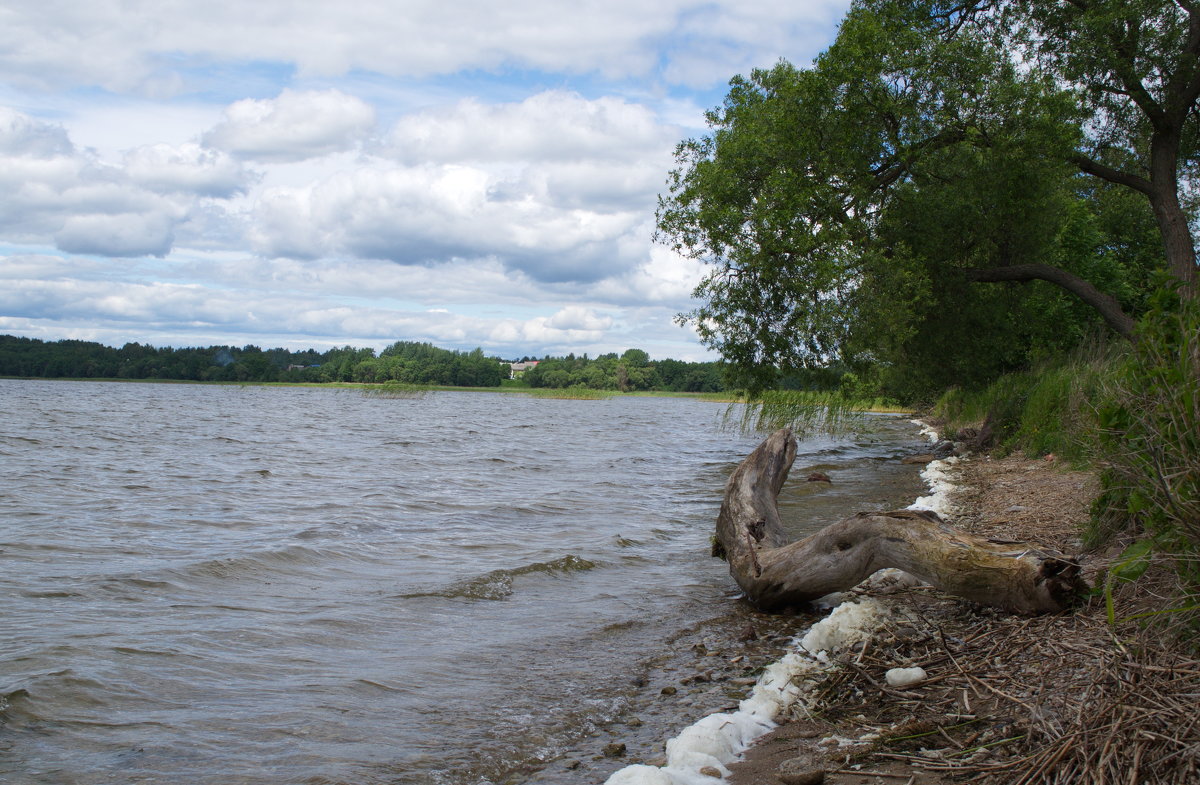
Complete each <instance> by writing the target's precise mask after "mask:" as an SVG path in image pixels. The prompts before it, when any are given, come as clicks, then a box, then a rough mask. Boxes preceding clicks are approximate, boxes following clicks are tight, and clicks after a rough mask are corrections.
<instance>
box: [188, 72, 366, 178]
mask: <svg viewBox="0 0 1200 785" xmlns="http://www.w3.org/2000/svg"><path fill="white" fill-rule="evenodd" d="M374 126H375V110H374V109H372V108H371V107H370V106H369V105H367V104H366V103H365V102H364V101H362V100H361V99H358V98H355V97H354V96H350V95H346V94H345V93H343V92H341V91H339V90H320V91H316V90H306V91H296V90H290V89H285V90H284V91H283V92H281V93H280V94H279V96H278V97H277V98H273V99H269V100H256V99H252V98H247V99H244V100H241V101H236V102H235V103H233V104H231V105H229V106H228V107H227V108H226V109H225V117H224V119H223V120H222V121H221V122H220V123H218V124H217V126H216V127H215V128H213V129H212V130H210V131H209V132H208V133H206V134H204V137H203V143H204V145H205V146H206V147H211V148H215V149H218V150H224V151H226V152H228V153H231V154H233V155H236V156H238V157H239V158H247V159H252V160H256V161H274V162H286V161H303V160H305V159H307V158H316V157H319V156H322V155H329V154H331V153H338V152H343V151H345V150H349V149H352V148H353V147H354V145H355V144H357V143H358V141H359V140H360V139H361V138H362V137H364V136H365V135H366V134H367V133H368V132H369V131H370V130H371V129H372V128H374Z"/></svg>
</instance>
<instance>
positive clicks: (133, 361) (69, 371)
mask: <svg viewBox="0 0 1200 785" xmlns="http://www.w3.org/2000/svg"><path fill="white" fill-rule="evenodd" d="M526 359H528V358H526ZM509 373H510V368H509V363H508V362H507V361H505V360H502V359H500V358H498V357H488V356H486V355H484V353H483V351H482V350H481V349H475V350H474V351H471V352H457V351H451V350H448V349H439V348H438V347H436V346H433V345H431V344H428V343H417V342H412V341H398V342H396V343H394V344H392V345H391V346H389V347H387V348H386V349H384V350H383V351H382V352H380V353H379V354H378V355H376V353H375V350H374V349H369V348H368V349H356V348H354V347H350V346H345V347H342V348H340V349H330V350H328V351H325V352H318V351H316V350H315V349H307V350H304V351H298V352H293V351H289V350H287V349H260V348H259V347H257V346H243V347H241V348H239V347H236V346H209V347H206V348H184V349H173V348H170V347H164V348H156V347H154V346H147V345H143V344H140V343H127V344H125V345H124V346H122V347H121V348H119V349H117V348H113V347H111V346H105V345H104V344H100V343H94V342H91V341H76V340H63V341H42V340H39V339H36V338H21V337H16V336H12V335H0V376H18V377H36V378H45V379H62V378H71V379H175V380H181V381H212V382H364V383H383V382H389V381H391V382H399V383H402V384H414V385H445V386H456V387H497V386H499V385H500V384H501V382H502V381H503V380H505V379H507V378H508V377H509ZM522 378H523V381H524V382H525V383H526V384H528V385H529V386H531V387H558V388H562V387H589V388H593V389H599V390H620V391H636V390H662V391H670V392H719V391H721V390H723V389H724V385H723V383H722V365H721V364H720V363H711V362H710V363H692V362H683V361H680V360H658V361H651V360H650V358H649V355H647V354H646V352H644V351H641V350H640V349H630V350H629V351H627V352H625V353H624V354H622V355H620V356H618V355H617V354H615V353H613V354H603V355H600V356H598V357H596V358H594V359H589V358H588V356H587V355H586V354H585V355H583V356H582V357H576V356H575V355H574V354H570V355H568V356H567V357H563V358H554V357H546V358H543V359H541V360H540V361H538V364H537V365H536V366H533V367H531V368H529V369H528V370H526V371H525V372H524V374H523V376H522Z"/></svg>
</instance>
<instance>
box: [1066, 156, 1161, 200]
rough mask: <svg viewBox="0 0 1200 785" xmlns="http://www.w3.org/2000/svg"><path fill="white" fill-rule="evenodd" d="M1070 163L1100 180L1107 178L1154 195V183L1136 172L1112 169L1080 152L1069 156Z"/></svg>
mask: <svg viewBox="0 0 1200 785" xmlns="http://www.w3.org/2000/svg"><path fill="white" fill-rule="evenodd" d="M1071 163H1073V164H1075V165H1076V166H1078V167H1079V171H1081V172H1083V173H1084V174H1090V175H1092V176H1094V177H1099V178H1100V179H1101V180H1107V181H1109V182H1110V183H1116V184H1117V185H1123V186H1125V187H1126V188H1132V189H1133V190H1135V191H1139V192H1141V193H1143V194H1145V195H1146V196H1151V197H1152V196H1154V184H1153V183H1151V182H1150V181H1149V180H1147V179H1146V178H1145V177H1139V176H1138V175H1136V174H1129V172H1122V171H1121V170H1120V169H1114V168H1112V167H1111V166H1105V165H1104V164H1102V163H1100V162H1099V161H1097V160H1095V159H1093V158H1089V157H1087V156H1086V155H1083V154H1082V153H1078V154H1076V155H1073V156H1071Z"/></svg>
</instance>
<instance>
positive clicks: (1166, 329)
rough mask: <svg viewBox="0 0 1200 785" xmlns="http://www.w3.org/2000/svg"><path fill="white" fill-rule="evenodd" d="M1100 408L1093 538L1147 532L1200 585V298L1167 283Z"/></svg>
mask: <svg viewBox="0 0 1200 785" xmlns="http://www.w3.org/2000/svg"><path fill="white" fill-rule="evenodd" d="M1137 336H1138V338H1137V342H1136V345H1135V348H1134V351H1133V352H1132V354H1131V356H1130V357H1129V358H1128V361H1127V362H1126V363H1125V364H1124V367H1123V368H1122V369H1121V372H1120V373H1119V374H1118V375H1117V376H1116V378H1115V384H1114V394H1113V397H1112V398H1113V399H1112V401H1111V402H1110V404H1109V405H1108V406H1107V407H1105V408H1104V409H1103V410H1102V411H1101V412H1100V425H1101V432H1102V434H1103V443H1104V447H1105V452H1106V464H1107V468H1106V471H1105V473H1104V477H1103V484H1104V493H1103V495H1102V496H1101V498H1100V499H1099V501H1098V503H1097V506H1096V510H1095V512H1096V516H1095V517H1096V522H1095V524H1094V531H1093V532H1091V536H1092V538H1093V539H1102V538H1103V537H1105V536H1107V535H1111V534H1112V533H1114V532H1116V531H1122V530H1123V531H1128V532H1131V533H1134V534H1137V535H1144V536H1145V537H1147V538H1149V539H1150V540H1152V541H1153V542H1154V545H1155V550H1157V551H1159V552H1161V553H1164V554H1170V555H1171V556H1172V557H1173V558H1174V560H1175V562H1176V567H1177V569H1178V571H1179V573H1180V575H1181V577H1183V578H1184V579H1185V580H1186V581H1187V583H1188V584H1190V585H1191V586H1193V587H1194V586H1197V585H1200V561H1198V560H1200V300H1198V299H1197V298H1194V297H1193V298H1181V297H1180V296H1179V292H1178V290H1177V289H1176V288H1174V287H1171V286H1166V287H1164V288H1163V289H1162V290H1160V291H1159V292H1158V293H1156V294H1155V295H1154V297H1153V298H1152V300H1151V308H1150V310H1149V312H1148V313H1147V314H1146V315H1145V316H1144V317H1143V318H1142V320H1141V322H1140V323H1139V325H1138V333H1137Z"/></svg>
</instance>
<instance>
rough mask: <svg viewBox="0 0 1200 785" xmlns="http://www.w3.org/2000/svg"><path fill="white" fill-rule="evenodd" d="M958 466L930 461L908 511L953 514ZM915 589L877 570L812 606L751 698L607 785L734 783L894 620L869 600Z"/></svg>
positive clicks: (898, 575) (905, 579) (925, 431)
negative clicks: (818, 613)
mask: <svg viewBox="0 0 1200 785" xmlns="http://www.w3.org/2000/svg"><path fill="white" fill-rule="evenodd" d="M913 423H914V424H915V425H918V426H920V427H921V435H923V436H926V437H927V438H929V440H930V441H931V443H932V442H935V441H936V440H937V434H936V432H935V431H934V430H933V429H931V428H929V426H928V425H926V424H924V423H921V422H919V421H916V420H914V421H913ZM957 461H958V458H956V457H948V458H943V459H939V460H933V461H931V462H930V463H929V464H928V465H927V466H926V467H925V468H924V469H923V470H922V471H921V472H920V477H921V479H922V480H923V481H924V482H925V484H926V486H927V487H928V490H929V494H928V495H926V496H920V497H918V498H917V499H916V501H914V502H913V503H912V504H911V505H909V509H923V510H934V511H937V512H939V513H942V512H944V511H948V510H950V509H952V504H951V502H950V501H949V498H948V497H949V495H950V494H951V493H952V492H953V490H954V488H955V484H954V483H953V481H952V478H951V477H950V475H949V471H948V470H949V468H950V467H952V466H953V465H954V463H956V462H957ZM913 583H914V580H913V579H912V578H910V577H909V576H907V575H906V574H904V573H903V572H900V571H899V570H881V571H880V572H878V573H876V574H875V575H873V576H871V577H870V578H868V579H867V580H866V581H864V582H863V583H862V584H860V585H859V586H858V587H856V588H855V589H853V590H850V591H846V592H839V593H836V594H831V595H829V596H828V597H825V598H822V599H821V600H818V601H817V602H816V603H814V605H815V606H816V607H818V608H820V609H830V612H829V613H828V614H826V615H824V616H823V617H821V618H819V619H816V620H814V621H812V622H811V623H810V624H808V625H807V626H805V627H804V628H803V629H802V630H801V631H800V633H799V634H797V635H795V636H794V637H793V638H792V640H791V641H790V643H789V645H788V648H787V650H786V654H785V655H784V656H783V657H782V658H781V659H779V660H777V661H775V662H773V663H771V664H769V665H767V667H766V668H765V670H764V671H763V673H762V675H761V676H759V678H758V679H757V681H756V682H755V683H754V685H753V686H752V687H751V689H750V692H749V694H748V695H746V697H745V698H743V699H742V700H740V701H738V703H737V704H736V706H733V707H730V708H729V710H727V711H722V712H716V713H712V714H709V715H708V716H705V717H703V718H701V719H700V720H699V721H697V722H695V723H693V724H692V725H690V726H688V727H686V728H684V729H683V730H682V731H681V732H680V733H679V734H678V735H676V736H675V737H673V738H671V739H670V740H669V741H667V743H666V751H665V756H663V757H662V758H661V759H660V760H657V761H655V762H653V763H651V764H640V763H634V764H631V765H629V766H626V767H624V768H621V769H618V770H617V771H616V772H614V773H613V774H612V775H610V776H609V777H608V778H607V779H606V780H605V785H705V784H706V783H714V782H734V780H733V770H732V769H731V768H730V767H731V766H734V767H736V766H737V762H738V761H739V760H741V759H742V758H743V756H745V755H748V754H749V753H750V752H751V751H753V749H754V748H755V746H756V745H758V744H759V743H760V742H761V741H762V740H763V739H766V738H770V737H772V735H773V734H777V733H778V732H779V729H780V726H781V725H784V723H786V722H787V718H788V717H789V716H790V715H792V714H794V713H795V712H796V711H797V707H799V710H800V711H802V712H805V713H809V714H811V713H812V711H813V710H814V709H816V708H817V707H818V706H819V702H820V694H819V693H818V688H819V687H820V685H821V682H822V681H823V680H824V679H825V678H826V677H827V676H828V675H829V674H830V673H832V672H834V671H836V670H837V663H836V662H835V661H834V660H833V659H832V658H831V655H832V654H836V653H837V652H839V651H841V650H844V649H846V648H848V647H851V646H854V645H857V646H865V645H866V644H867V643H868V642H869V641H870V640H871V639H872V638H873V637H875V635H876V634H877V633H878V631H879V629H880V628H881V627H882V626H883V625H884V624H886V623H887V622H888V621H889V619H890V618H891V617H892V615H893V614H892V609H891V608H890V606H889V604H888V603H887V602H883V601H880V600H879V599H878V598H877V597H876V596H873V595H875V594H880V595H883V594H886V593H888V591H890V590H892V589H894V588H895V587H898V586H900V587H902V586H910V585H912V584H913ZM785 727H786V726H785ZM761 774H762V772H758V771H756V772H755V777H756V779H755V780H752V781H751V782H757V781H758V780H757V777H759V776H761ZM747 785H750V782H748V783H747Z"/></svg>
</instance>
